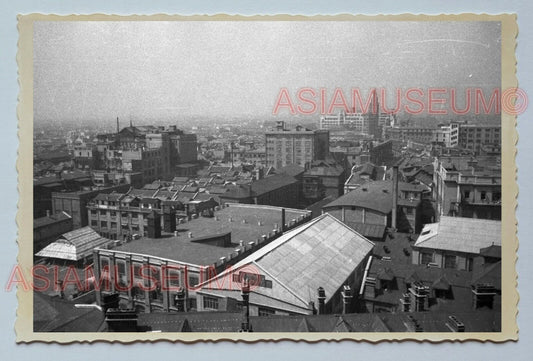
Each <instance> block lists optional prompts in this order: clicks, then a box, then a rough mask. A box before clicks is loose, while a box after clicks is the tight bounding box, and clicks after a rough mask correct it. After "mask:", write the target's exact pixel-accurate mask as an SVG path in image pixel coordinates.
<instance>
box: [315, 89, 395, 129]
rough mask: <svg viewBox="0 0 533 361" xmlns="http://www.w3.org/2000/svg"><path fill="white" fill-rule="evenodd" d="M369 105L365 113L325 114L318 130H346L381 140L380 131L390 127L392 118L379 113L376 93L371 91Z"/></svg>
mask: <svg viewBox="0 0 533 361" xmlns="http://www.w3.org/2000/svg"><path fill="white" fill-rule="evenodd" d="M370 96H371V100H370V105H369V109H368V112H367V113H358V112H355V109H354V111H353V112H352V113H347V112H345V111H344V110H342V111H340V112H339V113H337V114H336V115H334V114H326V115H323V116H322V117H320V120H319V127H320V129H328V130H347V131H354V132H356V133H360V134H367V135H370V136H373V137H374V138H375V139H378V138H381V136H382V131H381V129H382V128H383V127H384V126H387V125H390V123H391V121H392V119H393V116H392V115H391V114H388V113H383V112H380V110H379V101H378V98H377V94H376V91H375V90H374V91H372V94H371V95H370Z"/></svg>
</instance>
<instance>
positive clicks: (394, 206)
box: [391, 164, 398, 229]
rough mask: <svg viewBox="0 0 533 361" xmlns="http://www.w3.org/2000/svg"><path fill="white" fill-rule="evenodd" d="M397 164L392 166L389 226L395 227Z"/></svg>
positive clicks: (396, 216) (396, 212)
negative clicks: (390, 220)
mask: <svg viewBox="0 0 533 361" xmlns="http://www.w3.org/2000/svg"><path fill="white" fill-rule="evenodd" d="M397 218H398V165H396V164H395V165H394V166H392V222H391V226H392V228H393V229H396V226H397V223H398V219H397Z"/></svg>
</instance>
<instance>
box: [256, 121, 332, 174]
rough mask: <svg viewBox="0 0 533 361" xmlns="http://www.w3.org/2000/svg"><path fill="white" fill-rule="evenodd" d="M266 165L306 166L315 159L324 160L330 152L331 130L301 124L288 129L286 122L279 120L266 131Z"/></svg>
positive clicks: (280, 166)
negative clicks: (314, 128)
mask: <svg viewBox="0 0 533 361" xmlns="http://www.w3.org/2000/svg"><path fill="white" fill-rule="evenodd" d="M265 138H266V165H267V167H275V168H277V169H279V168H282V167H285V166H287V165H289V164H296V165H299V166H301V167H304V168H305V166H306V164H309V163H311V162H313V161H315V160H324V159H326V156H327V155H328V153H329V131H328V130H310V129H307V128H304V127H302V126H300V125H298V126H296V128H294V129H286V128H285V122H283V121H280V122H278V124H277V126H276V128H275V129H273V130H269V131H267V132H266V133H265Z"/></svg>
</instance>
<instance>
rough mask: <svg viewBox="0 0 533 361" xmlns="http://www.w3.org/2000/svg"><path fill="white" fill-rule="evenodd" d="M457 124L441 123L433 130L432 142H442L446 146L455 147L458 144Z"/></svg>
mask: <svg viewBox="0 0 533 361" xmlns="http://www.w3.org/2000/svg"><path fill="white" fill-rule="evenodd" d="M459 129H460V127H459V124H458V123H453V122H452V123H450V124H441V125H439V128H438V129H437V130H435V133H434V135H433V140H432V143H436V144H442V145H444V146H445V147H447V148H455V147H457V146H458V145H459Z"/></svg>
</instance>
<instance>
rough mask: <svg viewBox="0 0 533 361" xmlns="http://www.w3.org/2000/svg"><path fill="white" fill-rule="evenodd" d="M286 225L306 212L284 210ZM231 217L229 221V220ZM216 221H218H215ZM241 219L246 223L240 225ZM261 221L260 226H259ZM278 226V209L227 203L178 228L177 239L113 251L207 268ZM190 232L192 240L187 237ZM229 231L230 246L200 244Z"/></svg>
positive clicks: (134, 244)
mask: <svg viewBox="0 0 533 361" xmlns="http://www.w3.org/2000/svg"><path fill="white" fill-rule="evenodd" d="M285 212H286V213H285V222H286V223H288V222H290V221H291V220H292V219H296V218H297V217H299V216H302V215H305V214H307V213H308V211H305V210H297V209H286V211H285ZM230 218H231V221H230ZM217 219H218V220H217ZM243 220H245V221H246V223H243ZM259 221H261V225H259ZM276 224H277V225H278V227H280V226H281V208H280V207H270V206H261V205H241V204H230V206H229V207H225V208H223V209H221V210H219V211H216V212H215V217H201V216H200V217H199V218H196V219H191V220H190V221H188V222H187V223H182V224H179V225H177V227H176V229H177V231H178V234H179V235H178V236H177V237H175V236H174V235H173V234H170V233H165V234H163V235H162V237H161V238H156V239H154V238H148V237H142V238H141V239H138V240H133V241H131V242H128V243H124V244H122V245H120V246H117V247H115V248H114V250H116V251H122V252H129V253H139V254H146V255H151V256H154V257H161V258H166V259H171V260H175V261H181V262H185V263H191V264H198V265H210V264H213V263H215V262H217V261H218V260H219V259H220V258H221V257H228V255H229V254H230V253H231V252H233V250H234V249H235V248H236V247H237V246H238V245H239V241H240V240H243V241H244V243H245V244H247V243H248V242H252V241H256V240H257V239H258V238H260V237H261V236H262V235H263V234H267V233H268V232H272V231H273V230H274V228H275V225H276ZM189 232H191V233H192V238H189V236H188V234H189ZM228 232H231V243H232V244H231V246H230V247H220V246H215V245H209V244H205V243H201V242H199V241H200V239H202V238H205V237H209V236H214V235H222V234H225V233H228ZM195 240H196V242H195Z"/></svg>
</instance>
